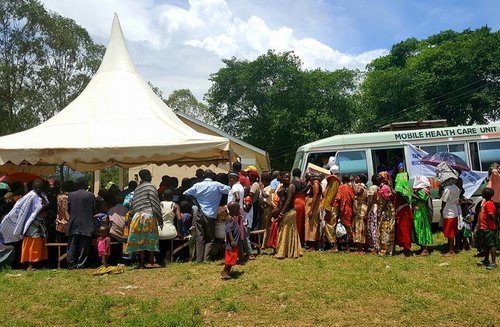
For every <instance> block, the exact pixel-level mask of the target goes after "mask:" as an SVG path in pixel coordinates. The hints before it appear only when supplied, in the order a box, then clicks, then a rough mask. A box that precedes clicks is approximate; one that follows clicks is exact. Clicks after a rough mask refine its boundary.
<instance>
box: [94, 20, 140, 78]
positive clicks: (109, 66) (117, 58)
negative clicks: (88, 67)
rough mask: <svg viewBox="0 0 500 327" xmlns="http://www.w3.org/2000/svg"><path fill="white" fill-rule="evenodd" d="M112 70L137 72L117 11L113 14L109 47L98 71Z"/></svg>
mask: <svg viewBox="0 0 500 327" xmlns="http://www.w3.org/2000/svg"><path fill="white" fill-rule="evenodd" d="M110 71H129V72H136V69H135V65H134V62H133V60H132V57H131V56H130V53H129V51H128V48H127V44H126V42H125V37H124V36H123V31H122V28H121V26H120V19H119V18H118V14H117V13H116V12H115V13H114V15H113V25H112V27H111V35H110V37H109V42H108V47H107V49H106V53H105V54H104V57H103V58H102V62H101V66H99V70H98V71H97V73H101V72H110Z"/></svg>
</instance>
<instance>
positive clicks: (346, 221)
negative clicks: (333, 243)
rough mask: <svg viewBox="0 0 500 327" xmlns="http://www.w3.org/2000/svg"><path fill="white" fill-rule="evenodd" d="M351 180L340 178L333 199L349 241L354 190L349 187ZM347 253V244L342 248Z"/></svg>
mask: <svg viewBox="0 0 500 327" xmlns="http://www.w3.org/2000/svg"><path fill="white" fill-rule="evenodd" d="M350 182H351V179H350V176H349V175H344V176H342V185H340V186H339V191H338V192H337V196H336V197H335V206H337V207H338V208H339V215H340V221H341V223H342V225H344V227H345V229H346V230H347V237H348V239H349V241H351V240H352V220H353V215H354V197H355V194H354V190H353V188H352V187H351V183H350ZM344 250H345V251H349V244H347V245H346V247H345V248H344Z"/></svg>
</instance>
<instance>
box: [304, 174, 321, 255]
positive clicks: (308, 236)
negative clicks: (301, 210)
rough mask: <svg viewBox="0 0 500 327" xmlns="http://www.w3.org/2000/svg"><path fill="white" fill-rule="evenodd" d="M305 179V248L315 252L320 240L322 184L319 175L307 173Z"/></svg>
mask: <svg viewBox="0 0 500 327" xmlns="http://www.w3.org/2000/svg"><path fill="white" fill-rule="evenodd" d="M305 177H306V182H307V184H308V187H307V195H306V220H305V241H306V246H305V247H306V248H307V249H308V250H314V248H315V246H316V245H317V243H318V239H319V203H320V201H321V183H320V181H319V179H320V178H319V176H318V175H315V174H311V173H307V174H306V176H305Z"/></svg>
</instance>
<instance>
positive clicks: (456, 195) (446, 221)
mask: <svg viewBox="0 0 500 327" xmlns="http://www.w3.org/2000/svg"><path fill="white" fill-rule="evenodd" d="M436 178H437V179H438V180H439V183H440V184H441V186H442V187H443V193H442V195H441V211H440V213H441V217H442V219H443V234H444V237H446V238H447V239H448V251H447V252H446V253H445V254H444V255H446V256H449V255H454V254H455V247H456V244H455V240H456V238H457V236H458V215H459V201H460V189H459V188H458V186H457V185H456V183H457V181H458V172H457V171H456V170H455V169H453V168H451V167H450V166H449V165H448V164H447V163H445V162H442V163H440V164H439V165H438V166H437V168H436ZM457 250H458V249H457Z"/></svg>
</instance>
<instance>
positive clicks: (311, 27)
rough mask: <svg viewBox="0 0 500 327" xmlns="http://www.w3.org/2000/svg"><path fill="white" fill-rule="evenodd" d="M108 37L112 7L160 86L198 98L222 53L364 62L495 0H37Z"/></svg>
mask: <svg viewBox="0 0 500 327" xmlns="http://www.w3.org/2000/svg"><path fill="white" fill-rule="evenodd" d="M42 2H43V3H44V4H45V6H46V7H47V8H48V9H51V10H54V11H56V12H59V13H60V14H61V15H63V16H67V17H70V18H73V19H74V20H75V21H76V22H77V23H78V24H80V25H82V26H83V27H85V28H86V29H87V30H88V31H89V33H90V34H91V36H92V37H93V38H94V39H95V40H96V41H98V42H101V43H103V44H106V43H107V38H108V36H109V32H110V28H111V21H112V17H113V13H114V12H117V13H118V15H119V17H120V21H121V25H122V28H123V31H124V34H125V37H126V39H127V42H128V46H129V49H130V52H131V55H132V57H133V59H134V61H135V63H136V65H137V67H138V69H139V71H140V72H141V73H142V75H143V76H144V78H145V79H146V80H149V81H151V82H152V83H153V84H155V85H157V86H159V87H160V89H162V90H163V91H164V93H165V95H168V94H169V93H170V92H171V91H173V90H175V89H179V88H189V89H191V90H192V91H193V93H194V94H195V95H196V96H197V97H198V98H199V99H201V98H202V97H203V94H204V93H206V91H207V90H208V88H209V87H210V82H209V81H208V77H209V75H210V74H211V73H214V72H216V71H217V70H218V69H219V68H221V66H222V65H221V59H222V58H227V57H232V56H235V57H237V58H242V59H249V60H252V59H254V58H256V57H257V56H258V55H260V54H262V53H265V52H266V51H267V49H269V48H274V49H277V50H279V51H283V50H293V51H295V52H296V54H298V55H299V56H300V57H301V59H302V61H303V63H304V68H308V69H314V68H323V69H330V70H331V69H338V68H342V67H347V68H357V69H364V67H365V65H366V64H367V63H369V62H370V61H371V60H373V59H374V58H376V57H378V56H381V55H384V54H386V53H387V52H388V51H389V50H390V48H391V46H392V45H393V44H394V43H396V42H400V41H402V40H405V39H407V38H409V37H416V38H418V39H423V38H426V37H428V36H430V35H433V34H436V33H439V32H440V31H443V30H448V29H453V30H456V31H462V30H464V29H466V28H471V29H476V28H478V27H481V26H484V25H488V26H490V27H491V28H492V29H493V30H498V29H499V28H500V18H499V13H500V1H493V0H489V1H486V0H485V1H473V0H471V1H463V0H456V1H452V0H447V1H437V0H436V1H428V0H424V1H422V0H414V1H403V0H400V1H398V0H392V1H388V0H371V1H370V0H351V1H348V0H330V1H328V0H252V1H250V0H189V1H188V0H106V1H102V0H71V1H63V0H42Z"/></svg>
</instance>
